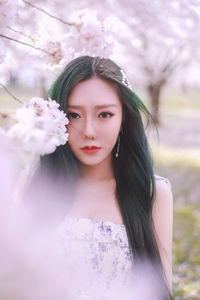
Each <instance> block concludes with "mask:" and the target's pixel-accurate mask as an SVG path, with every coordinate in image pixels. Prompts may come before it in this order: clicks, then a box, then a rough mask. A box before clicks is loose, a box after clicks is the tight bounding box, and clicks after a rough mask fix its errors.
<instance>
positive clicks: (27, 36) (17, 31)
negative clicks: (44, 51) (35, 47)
mask: <svg viewBox="0 0 200 300" xmlns="http://www.w3.org/2000/svg"><path fill="white" fill-rule="evenodd" d="M7 28H8V29H10V30H11V31H13V32H16V33H19V34H21V35H23V36H25V37H26V38H28V39H30V40H32V38H31V36H29V35H27V34H25V33H23V32H22V31H19V30H16V29H14V28H12V27H10V26H7Z"/></svg>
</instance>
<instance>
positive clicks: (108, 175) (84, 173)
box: [80, 156, 115, 181]
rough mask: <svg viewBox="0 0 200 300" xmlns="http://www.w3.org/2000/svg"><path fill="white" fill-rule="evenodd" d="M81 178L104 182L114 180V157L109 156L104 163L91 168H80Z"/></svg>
mask: <svg viewBox="0 0 200 300" xmlns="http://www.w3.org/2000/svg"><path fill="white" fill-rule="evenodd" d="M80 177H81V178H82V179H86V180H87V179H88V180H90V181H91V180H92V181H100V180H101V181H102V180H111V179H114V178H115V176H114V172H113V166H112V157H111V156H109V157H108V158H106V159H105V160H104V161H102V162H100V163H99V164H97V165H93V166H89V165H83V164H81V166H80Z"/></svg>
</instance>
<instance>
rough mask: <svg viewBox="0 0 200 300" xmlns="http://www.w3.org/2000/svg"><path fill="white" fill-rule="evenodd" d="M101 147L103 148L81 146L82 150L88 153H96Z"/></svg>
mask: <svg viewBox="0 0 200 300" xmlns="http://www.w3.org/2000/svg"><path fill="white" fill-rule="evenodd" d="M99 149H101V148H100V147H97V146H85V147H82V148H81V150H82V151H83V152H84V153H86V154H94V153H96V152H98V151H99Z"/></svg>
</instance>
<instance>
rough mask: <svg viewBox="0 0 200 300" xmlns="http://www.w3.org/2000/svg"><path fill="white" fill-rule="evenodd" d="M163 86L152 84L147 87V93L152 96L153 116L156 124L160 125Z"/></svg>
mask: <svg viewBox="0 0 200 300" xmlns="http://www.w3.org/2000/svg"><path fill="white" fill-rule="evenodd" d="M161 88H162V84H161V83H157V84H150V85H148V86H147V91H148V94H149V96H150V101H151V114H152V117H153V120H154V122H155V123H156V124H157V125H159V124H160V118H159V108H160V93H161Z"/></svg>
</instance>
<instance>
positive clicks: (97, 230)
mask: <svg viewBox="0 0 200 300" xmlns="http://www.w3.org/2000/svg"><path fill="white" fill-rule="evenodd" d="M57 232H58V235H59V245H60V247H59V249H60V254H61V258H62V261H63V266H64V267H65V268H67V269H68V270H69V269H70V270H72V272H73V274H74V278H75V281H76V287H74V289H73V288H72V289H71V290H73V292H72V295H70V300H71V299H76V300H78V299H81V300H83V299H93V298H90V297H91V295H90V294H91V293H92V294H93V296H94V291H92V292H91V286H93V285H94V282H98V284H100V285H101V298H100V296H99V298H95V299H107V297H108V289H110V288H112V287H113V286H114V285H115V284H117V285H118V284H119V282H120V284H122V285H123V286H124V284H126V282H128V277H129V274H130V272H131V266H132V261H133V255H132V252H131V249H130V247H129V244H128V237H127V233H126V228H125V225H123V224H116V223H113V222H110V221H96V220H93V219H89V218H74V217H66V218H65V220H64V221H63V222H62V223H61V224H60V225H59V227H58V229H57ZM86 275H87V276H86ZM94 278H96V279H95V280H94ZM83 279H84V280H83ZM73 281H74V280H73ZM77 286H78V288H77ZM88 286H89V289H88ZM81 295H82V296H81ZM103 295H104V296H103ZM105 295H106V296H105Z"/></svg>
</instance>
